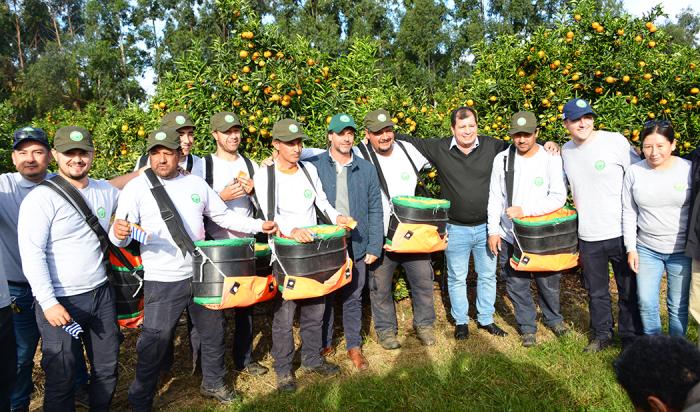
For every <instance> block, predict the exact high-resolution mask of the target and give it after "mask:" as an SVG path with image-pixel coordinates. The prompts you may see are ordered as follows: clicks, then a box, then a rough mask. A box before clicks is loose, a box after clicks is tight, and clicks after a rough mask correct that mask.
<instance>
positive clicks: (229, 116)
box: [209, 112, 241, 132]
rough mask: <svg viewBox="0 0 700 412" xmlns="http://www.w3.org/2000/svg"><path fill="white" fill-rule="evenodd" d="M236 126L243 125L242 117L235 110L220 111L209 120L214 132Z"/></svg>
mask: <svg viewBox="0 0 700 412" xmlns="http://www.w3.org/2000/svg"><path fill="white" fill-rule="evenodd" d="M235 126H238V127H241V119H239V118H238V116H237V115H236V113H233V112H219V113H217V114H215V115H214V116H212V117H211V119H210V120H209V127H210V128H211V131H212V132H225V131H227V130H228V129H230V128H232V127H235Z"/></svg>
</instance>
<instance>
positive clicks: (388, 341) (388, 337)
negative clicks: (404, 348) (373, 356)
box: [377, 330, 401, 350]
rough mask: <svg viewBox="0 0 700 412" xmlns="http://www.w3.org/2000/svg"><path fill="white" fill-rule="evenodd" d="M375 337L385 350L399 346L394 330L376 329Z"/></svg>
mask: <svg viewBox="0 0 700 412" xmlns="http://www.w3.org/2000/svg"><path fill="white" fill-rule="evenodd" d="M377 339H378V340H379V344H380V345H381V346H382V348H384V349H386V350H393V349H398V348H400V347H401V344H400V343H399V341H398V339H396V333H395V332H394V331H384V330H383V331H377Z"/></svg>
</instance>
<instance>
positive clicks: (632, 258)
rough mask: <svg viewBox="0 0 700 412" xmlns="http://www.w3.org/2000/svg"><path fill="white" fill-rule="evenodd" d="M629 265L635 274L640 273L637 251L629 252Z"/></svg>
mask: <svg viewBox="0 0 700 412" xmlns="http://www.w3.org/2000/svg"><path fill="white" fill-rule="evenodd" d="M627 264H628V265H630V269H632V271H634V273H639V254H638V253H637V252H636V251H634V252H627Z"/></svg>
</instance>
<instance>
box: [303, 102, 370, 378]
mask: <svg viewBox="0 0 700 412" xmlns="http://www.w3.org/2000/svg"><path fill="white" fill-rule="evenodd" d="M356 129H357V126H356V125H355V121H354V120H353V119H352V117H350V116H349V115H347V114H344V113H340V114H336V115H335V116H333V117H332V118H331V121H330V124H329V125H328V140H329V142H330V147H329V149H328V151H327V152H323V153H321V154H319V155H318V156H314V157H312V158H310V159H307V161H308V162H310V163H311V164H313V165H314V166H316V170H318V177H319V178H320V179H321V184H322V185H323V190H324V191H325V192H326V195H327V196H328V201H329V202H330V204H331V205H333V206H334V207H335V208H336V210H337V211H338V212H339V213H341V214H343V215H346V216H353V217H354V218H355V220H356V221H357V227H356V228H355V229H354V230H352V232H350V233H349V235H350V239H348V240H349V241H350V240H351V242H349V244H348V252H349V253H350V257H351V258H352V260H353V262H354V264H353V268H352V269H353V273H352V282H351V283H350V284H349V285H346V286H345V287H343V288H342V289H340V290H338V291H337V292H336V293H332V294H330V295H326V309H325V313H324V317H323V350H322V351H321V354H323V355H328V354H330V353H332V352H333V306H334V301H335V297H336V296H337V298H338V299H340V301H341V302H342V303H343V330H344V332H345V346H346V348H347V355H348V358H350V361H351V362H352V363H353V365H354V366H355V368H356V369H358V370H364V369H367V368H368V367H369V364H368V362H367V360H366V359H365V357H364V355H362V348H361V346H362V336H361V335H360V329H361V327H362V289H363V288H364V285H365V280H366V278H367V265H371V264H372V263H374V261H376V260H377V256H380V255H381V253H382V241H383V237H382V233H381V232H380V231H378V230H370V228H378V227H381V225H382V219H383V212H382V199H381V192H380V189H379V178H378V177H377V172H376V170H375V169H374V167H372V164H371V163H369V162H367V161H365V160H364V159H361V158H360V157H359V156H354V155H353V153H352V146H353V143H354V141H355V132H356ZM350 188H352V190H350Z"/></svg>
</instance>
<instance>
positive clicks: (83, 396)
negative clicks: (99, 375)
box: [75, 384, 90, 409]
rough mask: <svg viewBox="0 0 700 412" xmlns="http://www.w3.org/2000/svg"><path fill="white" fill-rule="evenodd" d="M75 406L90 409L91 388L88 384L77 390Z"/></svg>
mask: <svg viewBox="0 0 700 412" xmlns="http://www.w3.org/2000/svg"><path fill="white" fill-rule="evenodd" d="M75 406H80V407H83V408H86V409H90V387H89V386H88V384H85V385H82V386H80V387H79V388H78V389H76V390H75Z"/></svg>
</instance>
